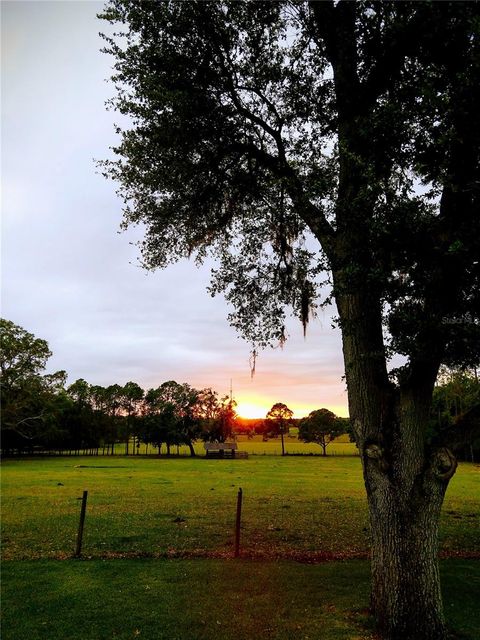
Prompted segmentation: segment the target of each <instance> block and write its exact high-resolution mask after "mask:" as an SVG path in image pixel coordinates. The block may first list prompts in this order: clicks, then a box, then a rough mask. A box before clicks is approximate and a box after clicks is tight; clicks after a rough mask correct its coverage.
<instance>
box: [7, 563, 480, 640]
mask: <svg viewBox="0 0 480 640" xmlns="http://www.w3.org/2000/svg"><path fill="white" fill-rule="evenodd" d="M442 576H443V585H444V600H445V610H446V614H447V619H448V621H449V623H450V624H451V626H452V628H453V629H454V630H455V631H456V633H457V634H458V636H457V637H463V638H466V639H469V640H474V638H478V637H479V628H480V614H479V613H478V609H477V606H476V604H477V602H478V599H479V596H480V593H479V591H480V588H479V583H480V563H479V562H475V561H465V560H446V561H443V562H442ZM368 591H369V566H368V562H366V561H362V560H354V561H348V562H328V563H323V564H319V565H305V564H300V563H296V562H289V561H279V562H273V561H268V562H267V561H253V560H240V561H234V560H219V559H171V560H151V559H135V560H92V561H64V562H57V561H45V560H41V561H11V562H5V563H4V565H3V609H4V614H3V638H4V640H24V639H25V638H28V639H29V640H47V639H48V640H64V639H65V638H69V639H70V640H80V639H81V640H104V639H105V640H107V638H108V639H111V638H115V639H116V640H127V639H132V638H139V639H140V640H210V639H211V640H213V639H215V640H217V639H218V640H233V639H235V640H251V639H252V638H255V639H256V640H257V639H258V640H267V639H268V640H272V639H275V640H293V639H295V640H302V639H303V640H313V639H314V638H321V639H322V640H367V639H373V638H374V637H375V635H374V632H373V627H372V621H371V619H369V617H368V611H367V605H368Z"/></svg>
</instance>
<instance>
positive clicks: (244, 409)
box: [235, 397, 348, 419]
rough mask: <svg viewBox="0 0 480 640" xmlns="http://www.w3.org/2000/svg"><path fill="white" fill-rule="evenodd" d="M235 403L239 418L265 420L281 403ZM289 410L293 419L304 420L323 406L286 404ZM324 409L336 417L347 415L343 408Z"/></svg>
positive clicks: (267, 400)
mask: <svg viewBox="0 0 480 640" xmlns="http://www.w3.org/2000/svg"><path fill="white" fill-rule="evenodd" d="M235 400H236V402H237V406H236V408H235V410H236V412H237V414H238V415H239V416H240V418H249V419H252V418H257V419H258V418H265V416H266V415H267V413H268V411H269V410H270V409H271V408H272V406H273V405H274V404H275V403H276V402H283V400H282V399H281V398H280V399H272V398H252V397H246V398H243V397H237V398H235ZM286 404H287V406H288V407H289V409H291V410H292V411H293V417H294V418H304V417H305V416H308V414H309V413H310V412H311V411H315V409H320V408H322V406H323V405H319V406H313V405H307V404H301V403H296V402H286ZM325 408H326V409H330V411H333V413H335V414H336V415H337V416H340V417H343V418H344V417H347V415H348V413H347V411H346V409H345V407H344V406H342V405H338V406H328V407H325Z"/></svg>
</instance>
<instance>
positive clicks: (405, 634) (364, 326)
mask: <svg viewBox="0 0 480 640" xmlns="http://www.w3.org/2000/svg"><path fill="white" fill-rule="evenodd" d="M337 303H338V309H339V314H340V319H341V322H342V325H343V326H342V329H343V352H344V360H345V371H346V378H347V385H348V396H349V409H350V418H351V422H352V428H353V430H354V433H355V438H356V442H357V445H358V447H359V450H360V453H361V458H362V465H363V473H364V480H365V487H366V491H367V498H368V505H369V514H370V526H371V544H372V547H371V553H372V562H371V569H372V593H371V606H372V610H373V613H374V615H375V617H376V619H377V623H378V626H379V630H380V631H381V633H382V635H383V637H384V638H385V639H386V640H443V639H444V638H446V637H447V634H446V627H445V621H444V616H443V607H442V598H441V591H440V577H439V569H438V560H437V556H438V526H439V518H440V511H441V507H442V503H443V498H444V495H445V490H446V488H447V486H448V481H449V480H450V478H451V477H452V476H453V474H454V472H455V469H456V460H455V458H454V456H453V454H451V453H450V451H449V450H448V449H437V450H433V451H430V450H429V448H428V446H427V444H426V440H425V432H426V426H427V422H428V417H429V409H430V401H431V387H432V386H433V381H434V377H433V376H432V377H431V378H432V379H428V376H426V377H425V379H422V380H420V381H418V380H415V381H414V382H412V381H411V380H409V381H408V382H407V383H405V384H404V385H403V386H402V385H400V386H396V387H395V386H394V385H393V384H392V383H391V382H390V381H389V379H388V374H387V370H386V364H385V356H384V348H383V339H382V328H381V322H380V317H381V316H380V313H379V310H376V307H375V304H374V302H373V301H372V300H369V299H368V294H367V292H365V291H364V292H359V293H355V294H351V293H344V294H342V295H339V296H338V297H337Z"/></svg>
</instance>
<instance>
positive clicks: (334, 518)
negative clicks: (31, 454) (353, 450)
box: [2, 444, 480, 640]
mask: <svg viewBox="0 0 480 640" xmlns="http://www.w3.org/2000/svg"><path fill="white" fill-rule="evenodd" d="M240 448H242V449H244V448H245V447H244V446H243V444H242V445H241V447H240ZM479 472H480V467H479V466H477V465H471V464H460V465H459V469H458V471H457V473H456V475H455V477H454V478H453V480H452V481H451V483H450V486H449V489H448V492H447V496H446V500H445V505H444V509H443V514H442V523H441V550H442V555H443V556H444V557H448V558H450V559H448V560H444V561H443V563H442V572H443V574H444V588H445V589H446V591H445V599H446V604H447V606H446V609H447V615H448V617H449V621H450V623H451V624H452V626H453V627H454V628H455V629H457V631H458V632H461V633H463V634H464V636H463V637H465V638H471V639H472V640H473V638H478V637H480V620H479V617H478V613H477V612H476V606H475V602H476V601H477V599H478V598H479V597H480V593H479V583H480V571H479V562H478V560H474V558H478V557H480V536H479V519H480V518H479V514H480V492H479ZM239 487H242V490H243V494H244V501H243V513H242V532H241V535H242V539H241V549H242V558H240V559H238V560H234V559H232V555H233V540H234V522H235V509H236V499H237V492H238V488H239ZM83 490H88V492H89V496H88V506H87V517H86V523H85V533H84V544H83V560H72V559H71V558H72V555H73V553H74V550H75V542H76V533H77V527H78V519H79V512H80V500H79V498H80V497H81V495H82V492H83ZM2 501H3V505H2V511H3V519H2V552H3V559H4V563H3V590H4V593H3V605H4V623H3V637H4V638H8V639H9V640H21V639H23V638H27V637H28V638H29V639H30V640H34V639H35V638H42V639H43V638H45V639H47V638H48V639H49V640H50V639H55V638H58V639H59V640H60V639H61V638H67V637H68V638H91V640H101V639H103V638H105V639H106V638H121V639H122V640H123V639H127V638H135V637H140V638H151V639H152V640H153V638H155V639H158V638H165V640H167V639H168V640H174V639H176V638H178V639H179V640H182V639H185V640H194V639H196V638H198V639H205V640H207V639H209V638H212V639H213V638H225V639H229V638H232V639H233V638H245V639H246V640H247V639H248V638H253V637H255V638H260V639H262V640H263V638H276V639H278V640H283V639H287V638H305V639H308V638H311V639H313V638H321V639H322V640H324V639H325V640H327V639H330V638H332V639H333V638H345V639H353V638H358V639H360V638H371V637H373V636H372V632H371V630H370V631H369V628H368V625H369V620H368V617H366V614H365V610H366V608H367V606H368V562H367V561H366V560H364V558H367V557H368V549H369V528H368V518H367V510H366V499H365V490H364V487H363V482H362V477H361V467H360V460H359V458H358V457H353V456H345V457H342V456H332V457H327V458H322V457H314V456H308V455H307V456H303V457H294V456H290V457H289V456H287V457H285V458H282V457H278V456H269V455H256V456H253V455H252V456H250V457H249V458H248V459H246V460H206V459H204V458H197V459H190V458H172V459H167V458H163V457H162V458H155V457H149V458H144V457H141V456H138V457H129V458H126V457H121V456H115V457H81V458H77V457H59V458H53V457H52V458H38V459H25V460H15V461H14V460H6V461H4V462H3V465H2ZM55 560H58V562H55ZM323 560H328V562H322V561H323ZM297 561H300V562H297ZM318 563H320V564H318Z"/></svg>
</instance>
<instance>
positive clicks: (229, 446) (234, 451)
mask: <svg viewBox="0 0 480 640" xmlns="http://www.w3.org/2000/svg"><path fill="white" fill-rule="evenodd" d="M204 447H205V453H206V456H207V458H248V453H247V452H246V451H238V447H237V443H236V442H205V444H204Z"/></svg>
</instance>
